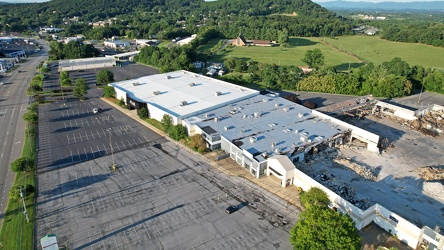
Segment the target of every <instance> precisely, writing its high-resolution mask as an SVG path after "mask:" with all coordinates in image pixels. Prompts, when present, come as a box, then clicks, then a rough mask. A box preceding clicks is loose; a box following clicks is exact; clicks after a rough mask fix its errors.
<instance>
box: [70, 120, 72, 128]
mask: <svg viewBox="0 0 444 250" xmlns="http://www.w3.org/2000/svg"><path fill="white" fill-rule="evenodd" d="M69 125H70V126H71V127H70V129H72V121H69Z"/></svg>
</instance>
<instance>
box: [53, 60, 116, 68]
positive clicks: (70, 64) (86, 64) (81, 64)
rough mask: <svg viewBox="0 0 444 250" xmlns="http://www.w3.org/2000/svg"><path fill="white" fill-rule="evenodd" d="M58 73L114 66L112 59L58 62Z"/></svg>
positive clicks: (114, 61)
mask: <svg viewBox="0 0 444 250" xmlns="http://www.w3.org/2000/svg"><path fill="white" fill-rule="evenodd" d="M58 64H59V69H58V70H59V71H74V70H85V69H97V68H106V67H113V66H116V59H115V58H114V57H91V58H81V59H69V60H59V62H58Z"/></svg>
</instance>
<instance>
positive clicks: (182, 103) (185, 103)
mask: <svg viewBox="0 0 444 250" xmlns="http://www.w3.org/2000/svg"><path fill="white" fill-rule="evenodd" d="M187 104H188V103H187V101H181V102H180V106H185V105H187Z"/></svg>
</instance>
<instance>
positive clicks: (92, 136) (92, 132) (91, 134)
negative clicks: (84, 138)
mask: <svg viewBox="0 0 444 250" xmlns="http://www.w3.org/2000/svg"><path fill="white" fill-rule="evenodd" d="M91 135H92V137H93V140H95V139H96V138H94V134H93V132H92V131H91Z"/></svg>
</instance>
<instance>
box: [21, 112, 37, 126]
mask: <svg viewBox="0 0 444 250" xmlns="http://www.w3.org/2000/svg"><path fill="white" fill-rule="evenodd" d="M38 119H39V115H38V114H37V112H35V111H32V110H29V111H28V112H26V113H25V114H23V120H25V121H26V122H28V123H29V122H30V123H33V122H37V120H38Z"/></svg>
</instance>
